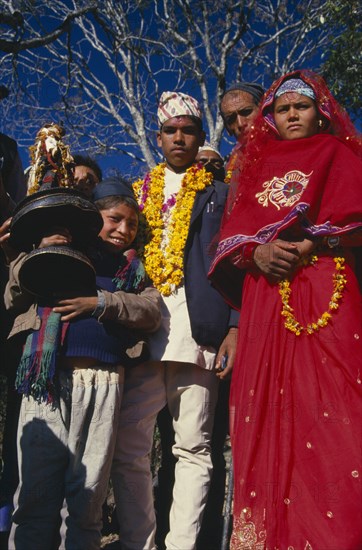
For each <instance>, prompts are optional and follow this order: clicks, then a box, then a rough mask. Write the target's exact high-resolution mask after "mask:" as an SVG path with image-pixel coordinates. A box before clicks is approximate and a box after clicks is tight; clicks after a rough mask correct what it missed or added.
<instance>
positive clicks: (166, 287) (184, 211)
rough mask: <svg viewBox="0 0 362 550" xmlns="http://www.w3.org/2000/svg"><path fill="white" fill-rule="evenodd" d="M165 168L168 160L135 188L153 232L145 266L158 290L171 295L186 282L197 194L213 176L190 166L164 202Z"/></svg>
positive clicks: (146, 251)
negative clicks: (186, 259) (187, 250)
mask: <svg viewBox="0 0 362 550" xmlns="http://www.w3.org/2000/svg"><path fill="white" fill-rule="evenodd" d="M165 169H166V164H165V163H162V164H159V165H157V166H156V167H155V168H153V170H151V172H149V173H148V174H147V175H146V177H145V178H144V180H137V181H136V182H135V183H134V186H133V187H134V191H135V195H136V197H137V200H138V203H139V206H140V210H141V212H142V214H143V215H144V217H145V218H146V222H147V224H148V227H149V229H150V231H151V238H150V240H149V242H147V244H145V246H144V251H143V257H144V263H145V269H146V272H147V274H148V276H149V277H150V278H151V280H152V282H153V284H154V286H155V287H156V288H157V289H158V290H159V292H160V293H161V294H163V296H169V295H170V294H171V293H172V292H173V291H174V290H175V289H177V288H178V287H179V286H180V285H181V284H182V282H183V267H184V265H183V260H184V249H185V244H186V239H187V235H188V231H189V226H190V220H191V213H192V208H193V205H194V202H195V196H196V193H197V192H198V191H202V190H203V189H205V187H207V186H208V185H210V184H211V183H212V180H213V176H212V174H210V173H209V172H206V170H205V169H204V168H203V167H201V166H199V165H192V166H190V168H188V169H187V170H186V173H185V175H184V177H183V179H182V182H181V187H180V190H179V191H178V192H177V193H176V194H175V195H174V196H173V198H172V197H171V200H170V199H168V200H167V201H166V202H165V196H164V185H165ZM171 209H172V212H171ZM165 219H168V223H167V224H166V222H165ZM165 243H166V244H165Z"/></svg>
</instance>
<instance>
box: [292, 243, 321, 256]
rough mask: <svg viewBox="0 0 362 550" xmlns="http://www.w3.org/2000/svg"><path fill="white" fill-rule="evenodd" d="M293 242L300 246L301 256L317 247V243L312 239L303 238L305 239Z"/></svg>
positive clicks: (306, 254)
mask: <svg viewBox="0 0 362 550" xmlns="http://www.w3.org/2000/svg"><path fill="white" fill-rule="evenodd" d="M293 244H295V245H296V247H297V248H298V252H299V254H300V257H301V258H303V257H304V256H308V255H309V254H311V253H312V252H313V250H314V249H315V247H316V243H315V242H314V241H311V240H310V239H303V241H299V242H295V243H293Z"/></svg>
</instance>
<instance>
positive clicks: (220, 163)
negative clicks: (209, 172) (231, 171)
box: [198, 157, 224, 168]
mask: <svg viewBox="0 0 362 550" xmlns="http://www.w3.org/2000/svg"><path fill="white" fill-rule="evenodd" d="M198 162H201V164H203V165H204V166H206V165H207V164H212V166H215V168H222V167H223V166H224V161H223V160H222V159H215V158H208V157H201V158H199V159H198Z"/></svg>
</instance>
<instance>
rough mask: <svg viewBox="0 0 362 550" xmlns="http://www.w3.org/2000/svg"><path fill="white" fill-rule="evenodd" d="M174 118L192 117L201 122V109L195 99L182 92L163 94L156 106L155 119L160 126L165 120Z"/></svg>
mask: <svg viewBox="0 0 362 550" xmlns="http://www.w3.org/2000/svg"><path fill="white" fill-rule="evenodd" d="M176 116H194V117H196V118H199V119H200V120H201V118H202V114H201V109H200V106H199V104H198V102H197V101H196V99H195V98H193V97H191V96H190V95H187V94H183V93H182V92H163V94H162V95H161V97H160V102H159V104H158V110H157V118H158V122H159V125H160V126H162V124H163V123H164V122H166V120H168V119H169V118H173V117H176Z"/></svg>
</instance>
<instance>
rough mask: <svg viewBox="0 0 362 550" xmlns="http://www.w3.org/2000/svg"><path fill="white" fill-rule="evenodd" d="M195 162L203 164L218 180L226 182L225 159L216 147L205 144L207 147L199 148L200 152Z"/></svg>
mask: <svg viewBox="0 0 362 550" xmlns="http://www.w3.org/2000/svg"><path fill="white" fill-rule="evenodd" d="M195 160H196V162H201V164H203V165H204V167H205V168H206V170H207V171H208V172H211V173H212V174H213V175H214V178H215V179H216V180H218V181H224V179H225V168H224V159H223V158H222V156H221V155H220V153H219V151H218V150H217V149H215V147H212V145H209V144H208V143H205V145H203V146H202V147H200V148H199V152H198V153H197V155H196V159H195Z"/></svg>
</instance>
